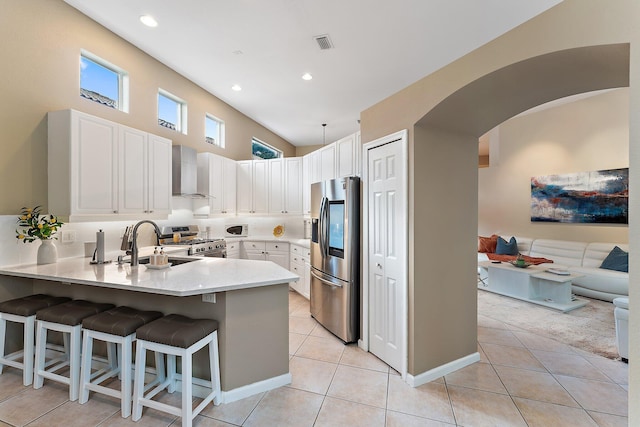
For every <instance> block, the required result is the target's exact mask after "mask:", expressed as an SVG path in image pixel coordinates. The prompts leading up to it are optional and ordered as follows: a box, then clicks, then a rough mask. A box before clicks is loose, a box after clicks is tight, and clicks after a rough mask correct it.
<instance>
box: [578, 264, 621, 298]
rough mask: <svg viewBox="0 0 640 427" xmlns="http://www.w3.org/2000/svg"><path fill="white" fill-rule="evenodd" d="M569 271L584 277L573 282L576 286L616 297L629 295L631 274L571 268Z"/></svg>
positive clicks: (597, 269)
mask: <svg viewBox="0 0 640 427" xmlns="http://www.w3.org/2000/svg"><path fill="white" fill-rule="evenodd" d="M569 271H571V272H572V273H575V274H581V275H582V277H577V278H575V279H573V280H572V283H573V284H574V285H576V286H579V287H581V288H585V289H592V290H594V291H599V292H604V293H606V294H611V295H616V296H623V295H629V273H623V272H621V271H614V270H606V269H604V268H591V267H569ZM580 295H582V293H580ZM587 296H588V295H587ZM606 299H607V300H608V301H613V298H606Z"/></svg>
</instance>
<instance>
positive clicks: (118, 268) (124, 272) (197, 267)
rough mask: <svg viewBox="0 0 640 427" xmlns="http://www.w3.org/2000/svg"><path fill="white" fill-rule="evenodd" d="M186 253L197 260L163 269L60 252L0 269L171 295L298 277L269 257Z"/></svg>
mask: <svg viewBox="0 0 640 427" xmlns="http://www.w3.org/2000/svg"><path fill="white" fill-rule="evenodd" d="M152 250H153V249H152ZM141 255H142V254H141ZM113 258H115V257H112V258H111V259H113ZM180 258H184V257H180ZM189 258H196V259H197V261H194V262H190V263H186V264H181V265H176V266H172V267H170V268H166V269H162V270H150V269H147V268H146V267H145V266H144V265H139V266H138V267H135V268H131V266H130V265H129V264H124V265H117V264H116V263H115V262H113V263H110V264H102V265H91V264H89V260H90V258H85V257H78V258H63V259H60V260H58V262H57V263H55V264H46V265H37V264H26V265H17V266H4V267H0V275H5V276H15V277H25V278H31V279H41V280H52V281H56V282H63V283H74V284H82V285H89V286H98V287H102V288H113V289H124V290H129V291H137V292H147V293H153V294H161V295H173V296H190V295H201V294H208V293H213V292H225V291H233V290H239V289H247V288H255V287H260V286H269V285H275V284H279V283H288V282H292V281H294V280H297V279H298V278H299V277H298V275H296V274H294V273H291V272H290V271H288V270H287V269H285V268H282V267H280V266H279V265H277V264H275V263H273V262H271V261H254V260H247V259H225V258H207V257H189ZM107 259H109V257H107Z"/></svg>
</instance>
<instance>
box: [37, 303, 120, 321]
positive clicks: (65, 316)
mask: <svg viewBox="0 0 640 427" xmlns="http://www.w3.org/2000/svg"><path fill="white" fill-rule="evenodd" d="M113 307H115V306H114V305H113V304H104V303H95V302H91V301H85V300H79V299H77V300H73V301H68V302H64V303H62V304H58V305H54V306H53V307H49V308H43V309H42V310H38V311H37V312H36V319H37V320H43V321H45V322H52V323H59V324H61V325H69V326H75V325H79V324H80V323H81V322H82V320H83V319H84V318H85V317H89V316H93V315H94V314H98V313H101V312H103V311H105V310H109V309H110V308H113Z"/></svg>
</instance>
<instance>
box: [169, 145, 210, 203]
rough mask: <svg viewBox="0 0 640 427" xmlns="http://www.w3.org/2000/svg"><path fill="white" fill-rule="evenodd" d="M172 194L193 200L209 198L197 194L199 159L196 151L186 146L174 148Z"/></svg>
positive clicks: (175, 146)
mask: <svg viewBox="0 0 640 427" xmlns="http://www.w3.org/2000/svg"><path fill="white" fill-rule="evenodd" d="M172 150H173V152H172V159H171V160H172V165H171V166H172V168H171V172H172V174H171V175H172V176H171V177H172V191H171V192H172V194H173V195H174V196H181V197H188V198H192V199H203V198H207V197H208V196H207V195H204V194H199V193H198V192H197V186H198V182H197V179H198V157H197V153H196V150H195V149H193V148H191V147H185V146H184V145H174V146H173V147H172Z"/></svg>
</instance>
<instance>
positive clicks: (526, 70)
mask: <svg viewBox="0 0 640 427" xmlns="http://www.w3.org/2000/svg"><path fill="white" fill-rule="evenodd" d="M628 85H629V45H628V44H626V43H623V44H610V45H599V46H587V47H580V48H573V49H567V50H562V51H557V52H553V53H548V54H545V55H540V56H536V57H532V58H530V59H526V60H523V61H520V62H517V63H514V64H511V65H509V66H506V67H503V68H501V69H499V70H496V71H494V72H491V73H489V74H486V75H484V76H482V77H480V78H478V79H476V80H475V81H473V82H471V83H469V84H467V85H466V86H464V87H462V88H460V89H459V90H457V91H455V92H454V93H452V94H451V95H449V96H448V97H446V98H445V99H444V100H442V101H441V102H439V103H438V104H437V105H436V106H435V107H434V108H432V109H431V110H430V111H429V112H427V113H426V114H425V115H424V116H423V117H422V118H421V119H420V120H418V121H417V123H415V125H414V127H413V142H414V144H413V150H414V152H413V164H414V170H413V183H414V185H415V189H414V203H413V212H411V215H412V217H413V219H412V221H411V222H412V223H413V230H412V231H413V238H414V242H413V244H412V247H411V248H410V257H409V264H410V270H411V271H413V280H410V289H409V293H410V298H409V300H410V307H409V318H410V322H409V372H410V373H411V374H414V375H415V374H420V373H422V372H428V371H430V370H432V369H434V368H436V367H438V366H442V365H444V364H447V363H450V362H451V361H455V360H459V359H461V358H463V357H465V356H467V355H469V354H472V353H474V352H475V351H476V342H477V336H476V331H477V307H476V292H477V291H476V289H475V286H474V285H473V284H475V275H476V269H475V263H473V262H469V260H475V252H476V249H477V228H478V223H477V215H476V213H477V211H478V200H477V196H476V197H475V198H474V197H470V196H471V195H472V194H476V195H477V191H470V189H476V190H477V186H478V177H477V165H478V150H477V146H478V138H479V137H480V136H481V135H483V134H484V133H485V132H487V131H488V130H490V129H492V128H494V127H495V126H497V125H498V124H500V123H502V122H504V121H505V120H507V119H509V118H511V117H513V116H515V115H517V114H519V113H521V112H523V111H526V110H528V109H529V108H532V107H535V106H537V105H540V104H543V103H546V102H549V101H552V100H555V99H559V98H563V97H566V96H570V95H575V94H578V93H583V92H589V91H594V90H600V89H608V88H618V87H626V86H628ZM456 260H459V262H457V261H456ZM465 260H466V262H465ZM442 319H446V326H443V324H442ZM451 337H455V340H452V339H451ZM438 341H441V342H447V343H448V344H447V345H446V346H437V345H433V344H434V343H436V342H438Z"/></svg>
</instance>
